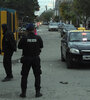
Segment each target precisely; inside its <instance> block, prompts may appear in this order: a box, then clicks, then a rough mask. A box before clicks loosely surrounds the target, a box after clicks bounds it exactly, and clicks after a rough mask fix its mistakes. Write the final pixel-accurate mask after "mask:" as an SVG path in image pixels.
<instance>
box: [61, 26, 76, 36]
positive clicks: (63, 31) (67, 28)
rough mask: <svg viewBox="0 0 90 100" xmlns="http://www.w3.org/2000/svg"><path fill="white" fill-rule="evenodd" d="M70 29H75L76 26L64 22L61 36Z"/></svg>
mask: <svg viewBox="0 0 90 100" xmlns="http://www.w3.org/2000/svg"><path fill="white" fill-rule="evenodd" d="M70 30H76V27H75V26H74V25H72V24H65V25H63V27H62V29H61V37H62V36H63V35H64V34H65V33H67V32H68V31H70Z"/></svg>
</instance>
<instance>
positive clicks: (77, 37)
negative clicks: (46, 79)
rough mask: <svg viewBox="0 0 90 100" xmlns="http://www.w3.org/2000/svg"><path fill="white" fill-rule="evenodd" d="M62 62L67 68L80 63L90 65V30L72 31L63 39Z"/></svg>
mask: <svg viewBox="0 0 90 100" xmlns="http://www.w3.org/2000/svg"><path fill="white" fill-rule="evenodd" d="M61 60H62V61H66V63H67V68H73V67H75V65H76V64H79V63H90V30H86V29H85V28H83V29H80V28H79V29H78V30H71V31H69V32H68V33H67V34H65V35H64V36H63V37H62V39H61Z"/></svg>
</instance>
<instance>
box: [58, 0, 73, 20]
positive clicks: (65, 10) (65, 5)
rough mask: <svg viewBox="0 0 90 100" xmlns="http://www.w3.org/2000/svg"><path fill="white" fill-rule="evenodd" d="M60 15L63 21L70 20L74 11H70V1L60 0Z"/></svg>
mask: <svg viewBox="0 0 90 100" xmlns="http://www.w3.org/2000/svg"><path fill="white" fill-rule="evenodd" d="M60 16H61V18H62V20H64V21H66V20H68V21H70V20H71V19H72V18H73V16H74V13H73V11H72V4H71V3H70V2H62V3H61V4H60Z"/></svg>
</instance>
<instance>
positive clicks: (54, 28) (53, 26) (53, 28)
mask: <svg viewBox="0 0 90 100" xmlns="http://www.w3.org/2000/svg"><path fill="white" fill-rule="evenodd" d="M48 31H58V23H55V22H54V23H50V24H49V26H48Z"/></svg>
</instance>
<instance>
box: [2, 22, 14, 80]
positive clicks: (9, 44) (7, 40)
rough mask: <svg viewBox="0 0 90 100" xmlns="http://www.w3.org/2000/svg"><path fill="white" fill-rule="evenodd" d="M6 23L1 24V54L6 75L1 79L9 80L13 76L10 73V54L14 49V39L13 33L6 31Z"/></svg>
mask: <svg viewBox="0 0 90 100" xmlns="http://www.w3.org/2000/svg"><path fill="white" fill-rule="evenodd" d="M6 27H7V26H6V24H5V25H3V40H2V51H3V52H4V56H3V65H4V69H5V72H6V77H5V79H4V80H2V81H9V80H10V79H11V78H13V74H12V61H11V58H12V55H13V52H14V51H16V41H15V39H14V34H13V33H11V32H8V30H7V28H6Z"/></svg>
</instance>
